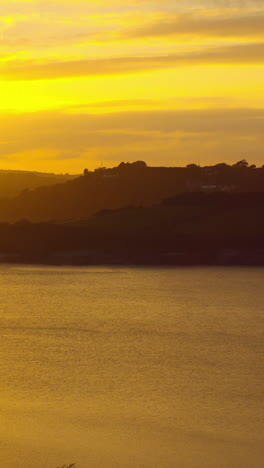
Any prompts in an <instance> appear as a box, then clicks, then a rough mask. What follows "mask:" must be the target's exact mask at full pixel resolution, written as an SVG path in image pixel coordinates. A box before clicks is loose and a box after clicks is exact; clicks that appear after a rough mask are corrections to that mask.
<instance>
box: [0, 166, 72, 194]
mask: <svg viewBox="0 0 264 468" xmlns="http://www.w3.org/2000/svg"><path fill="white" fill-rule="evenodd" d="M75 177H76V176H72V175H68V174H46V173H44V172H30V171H4V170H0V198H6V197H15V196H17V195H19V194H20V193H21V192H23V191H24V190H26V191H27V190H33V189H35V188H37V187H41V186H49V185H54V184H59V183H64V182H67V181H68V180H71V179H73V178H75Z"/></svg>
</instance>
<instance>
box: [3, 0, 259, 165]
mask: <svg viewBox="0 0 264 468" xmlns="http://www.w3.org/2000/svg"><path fill="white" fill-rule="evenodd" d="M0 15H1V16H0V50H1V52H0V92H1V100H0V121H1V126H0V142H1V146H0V157H1V168H2V169H24V170H42V171H54V172H69V173H76V172H80V171H82V169H83V168H84V167H87V166H88V167H89V168H91V169H93V168H95V167H97V166H99V165H100V164H101V162H103V164H104V165H105V166H113V165H115V164H116V163H118V162H120V161H122V160H124V159H125V160H127V161H132V160H135V159H142V160H145V161H147V163H148V164H151V165H186V164H188V163H190V162H193V161H195V162H197V163H200V164H214V163H217V162H220V161H222V160H225V161H226V162H230V163H232V162H235V161H237V160H239V159H242V158H247V159H249V160H252V161H254V162H255V163H259V164H261V163H263V161H262V156H263V138H264V137H263V135H264V131H263V130H264V124H263V122H264V98H263V96H264V93H263V91H264V85H263V83H264V68H263V65H264V6H263V1H262V0H255V1H254V0H250V1H246V0H243V1H242V0H233V1H232V2H231V1H227V0H226V1H225V0H223V1H217V0H200V1H199V0H156V1H154V0H153V1H151V0H141V1H139V0H129V1H128V0H122V1H121V0H107V1H106V0H105V1H103V0H101V1H100V0H98V1H96V0H91V1H89V0H88V1H85V0H75V1H69V0H56V1H55V0H54V1H52V0H45V1H41V0H31V1H30V0H0Z"/></svg>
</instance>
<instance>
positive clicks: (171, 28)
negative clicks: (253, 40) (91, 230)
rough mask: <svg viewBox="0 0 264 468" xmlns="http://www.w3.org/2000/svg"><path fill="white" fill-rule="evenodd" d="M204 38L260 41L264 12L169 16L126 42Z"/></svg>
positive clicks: (134, 30) (129, 35)
mask: <svg viewBox="0 0 264 468" xmlns="http://www.w3.org/2000/svg"><path fill="white" fill-rule="evenodd" d="M183 35H188V36H202V37H211V38H212V37H221V38H226V37H250V36H253V37H256V36H257V37H260V36H263V35H264V11H262V12H261V11H253V12H249V13H247V14H245V13H243V12H242V14H241V12H240V13H239V14H238V13H237V12H236V13H232V14H227V13H226V12H225V13H223V14H221V13H220V14H219V11H217V14H216V13H215V12H214V14H211V15H209V14H208V12H206V13H205V12H203V13H200V12H199V10H198V11H196V12H194V13H193V12H192V13H183V14H180V15H173V14H171V15H167V16H165V17H161V18H159V19H158V20H156V21H155V22H150V23H148V24H145V25H142V26H138V27H137V28H132V29H128V30H127V31H125V32H124V33H123V34H122V33H121V36H122V37H124V38H127V39H128V38H129V39H131V38H145V37H157V36H183Z"/></svg>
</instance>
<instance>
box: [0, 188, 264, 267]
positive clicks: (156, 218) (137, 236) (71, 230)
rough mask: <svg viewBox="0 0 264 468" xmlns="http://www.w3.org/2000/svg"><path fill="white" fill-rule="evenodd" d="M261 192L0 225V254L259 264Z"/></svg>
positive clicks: (262, 261) (196, 196)
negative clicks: (57, 220)
mask: <svg viewBox="0 0 264 468" xmlns="http://www.w3.org/2000/svg"><path fill="white" fill-rule="evenodd" d="M263 238H264V193H263V192H262V193H254V192H251V193H250V192H248V193H246V192H241V193H226V192H214V193H200V192H199V193H196V192H188V193H182V194H179V195H176V196H174V197H172V198H169V199H166V200H164V201H163V202H162V203H160V204H157V205H153V206H146V207H130V208H122V209H116V210H104V211H101V212H100V213H97V214H96V215H93V216H91V217H90V218H88V219H82V220H76V221H71V222H64V223H31V222H29V221H26V220H24V221H19V222H16V223H14V224H7V223H2V224H1V225H0V246H1V247H0V250H1V252H2V261H14V262H19V261H21V262H44V263H45V262H47V263H54V264H64V263H69V264H106V263H108V264H168V265H175V264H177V265H186V264H187V265H188V264H247V265H249V264H251V265H264V245H263Z"/></svg>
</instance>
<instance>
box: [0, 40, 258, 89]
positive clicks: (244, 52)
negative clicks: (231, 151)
mask: <svg viewBox="0 0 264 468" xmlns="http://www.w3.org/2000/svg"><path fill="white" fill-rule="evenodd" d="M221 64H231V65H235V64H236V65H240V64H241V65H243V64H244V65H245V64H250V65H263V64H264V42H260V43H254V44H241V45H234V46H224V47H207V48H203V49H201V50H199V51H192V52H185V53H184V52H181V53H175V54H170V55H162V56H151V57H148V56H147V57H117V58H109V59H108V58H102V59H91V60H89V59H88V60H85V59H83V60H69V61H52V62H43V63H39V62H37V61H34V60H32V61H29V60H23V61H22V60H20V61H19V60H13V61H12V60H10V61H9V62H6V63H4V64H3V63H2V64H1V65H0V79H2V80H15V81H21V80H52V79H58V78H67V77H82V76H96V75H112V74H127V73H137V72H142V71H148V70H157V69H168V68H173V67H177V66H189V65H221Z"/></svg>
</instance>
